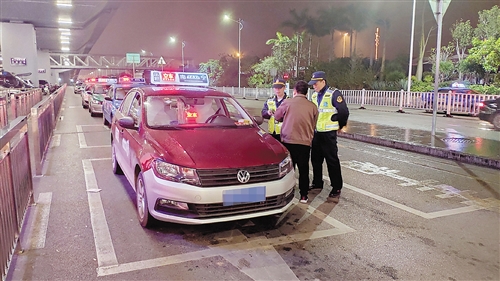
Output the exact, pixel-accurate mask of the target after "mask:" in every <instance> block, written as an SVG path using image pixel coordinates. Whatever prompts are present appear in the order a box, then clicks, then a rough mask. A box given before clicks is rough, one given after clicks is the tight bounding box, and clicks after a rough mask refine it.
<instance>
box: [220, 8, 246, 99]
mask: <svg viewBox="0 0 500 281" xmlns="http://www.w3.org/2000/svg"><path fill="white" fill-rule="evenodd" d="M224 19H225V20H230V21H234V22H235V23H237V24H238V93H240V88H241V30H242V29H243V20H242V19H238V20H233V19H232V18H231V17H229V16H228V15H224Z"/></svg>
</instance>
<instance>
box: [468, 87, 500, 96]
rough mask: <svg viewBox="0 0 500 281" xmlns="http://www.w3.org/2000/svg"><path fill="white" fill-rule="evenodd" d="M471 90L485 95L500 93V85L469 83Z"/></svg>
mask: <svg viewBox="0 0 500 281" xmlns="http://www.w3.org/2000/svg"><path fill="white" fill-rule="evenodd" d="M470 88H471V89H472V90H475V91H478V92H479V93H481V94H485V95H500V86H498V87H497V86H494V85H470Z"/></svg>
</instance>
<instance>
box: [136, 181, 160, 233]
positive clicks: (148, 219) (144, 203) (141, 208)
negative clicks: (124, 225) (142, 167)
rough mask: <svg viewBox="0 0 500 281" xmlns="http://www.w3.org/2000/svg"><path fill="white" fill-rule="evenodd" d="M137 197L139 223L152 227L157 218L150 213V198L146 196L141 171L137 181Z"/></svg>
mask: <svg viewBox="0 0 500 281" xmlns="http://www.w3.org/2000/svg"><path fill="white" fill-rule="evenodd" d="M135 198H136V199H135V202H136V207H137V218H138V219H139V223H140V224H141V226H142V227H144V228H150V227H152V226H153V225H154V223H155V222H156V220H155V219H154V218H153V217H152V216H151V214H150V213H149V208H148V198H147V196H146V187H145V185H144V178H143V177H142V172H139V174H138V175H137V179H136V181H135Z"/></svg>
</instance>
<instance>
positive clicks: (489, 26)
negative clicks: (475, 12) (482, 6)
mask: <svg viewBox="0 0 500 281" xmlns="http://www.w3.org/2000/svg"><path fill="white" fill-rule="evenodd" d="M475 34H476V36H477V37H478V38H479V39H481V40H484V39H489V38H494V39H498V38H499V37H500V9H499V8H498V6H493V8H491V9H489V10H483V11H480V12H479V20H478V23H477V28H476V29H475Z"/></svg>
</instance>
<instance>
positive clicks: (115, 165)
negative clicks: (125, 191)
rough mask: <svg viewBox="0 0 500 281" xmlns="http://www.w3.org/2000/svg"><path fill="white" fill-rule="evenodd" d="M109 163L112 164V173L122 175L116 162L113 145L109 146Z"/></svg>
mask: <svg viewBox="0 0 500 281" xmlns="http://www.w3.org/2000/svg"><path fill="white" fill-rule="evenodd" d="M111 162H112V163H113V173H114V174H116V175H123V171H122V168H121V167H120V164H118V161H116V152H115V147H114V146H113V145H111Z"/></svg>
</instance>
